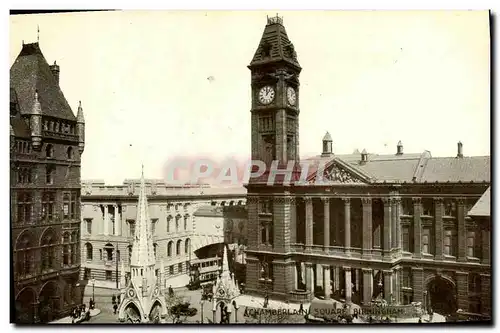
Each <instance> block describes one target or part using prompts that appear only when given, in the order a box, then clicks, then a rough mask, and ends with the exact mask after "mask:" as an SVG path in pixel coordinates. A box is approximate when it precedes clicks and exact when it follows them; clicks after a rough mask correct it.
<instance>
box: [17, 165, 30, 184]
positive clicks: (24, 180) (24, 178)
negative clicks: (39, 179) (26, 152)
mask: <svg viewBox="0 0 500 333" xmlns="http://www.w3.org/2000/svg"><path fill="white" fill-rule="evenodd" d="M31 172H32V170H31V168H30V167H19V168H18V169H17V182H18V183H19V184H31V181H32V179H31Z"/></svg>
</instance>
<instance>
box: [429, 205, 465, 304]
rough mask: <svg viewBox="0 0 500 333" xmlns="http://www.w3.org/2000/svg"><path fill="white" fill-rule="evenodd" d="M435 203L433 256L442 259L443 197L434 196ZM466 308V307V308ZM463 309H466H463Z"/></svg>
mask: <svg viewBox="0 0 500 333" xmlns="http://www.w3.org/2000/svg"><path fill="white" fill-rule="evenodd" d="M434 205H435V214H434V215H435V216H434V218H435V221H436V222H435V244H436V251H435V258H436V259H437V260H442V259H443V198H434ZM467 310H468V309H467ZM464 311H466V310H465V309H464Z"/></svg>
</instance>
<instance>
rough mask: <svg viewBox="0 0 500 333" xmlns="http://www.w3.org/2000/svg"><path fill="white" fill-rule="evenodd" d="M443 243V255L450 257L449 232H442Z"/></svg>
mask: <svg viewBox="0 0 500 333" xmlns="http://www.w3.org/2000/svg"><path fill="white" fill-rule="evenodd" d="M443 243H444V248H443V253H444V254H445V255H449V256H451V230H445V231H444V239H443Z"/></svg>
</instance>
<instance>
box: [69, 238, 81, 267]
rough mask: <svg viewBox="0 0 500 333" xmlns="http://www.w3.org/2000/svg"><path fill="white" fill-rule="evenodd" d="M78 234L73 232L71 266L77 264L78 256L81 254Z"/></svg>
mask: <svg viewBox="0 0 500 333" xmlns="http://www.w3.org/2000/svg"><path fill="white" fill-rule="evenodd" d="M78 238H79V237H78V232H77V231H73V232H72V233H71V264H72V265H74V264H76V262H77V255H78V253H80V242H79V241H78Z"/></svg>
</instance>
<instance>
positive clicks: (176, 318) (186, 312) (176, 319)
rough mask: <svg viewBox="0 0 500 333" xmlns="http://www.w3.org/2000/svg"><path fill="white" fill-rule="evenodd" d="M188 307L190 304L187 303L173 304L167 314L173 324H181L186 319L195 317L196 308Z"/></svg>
mask: <svg viewBox="0 0 500 333" xmlns="http://www.w3.org/2000/svg"><path fill="white" fill-rule="evenodd" d="M190 305H191V303H189V302H182V303H178V304H175V305H174V306H172V307H171V308H170V309H169V312H170V314H171V316H172V317H173V323H174V324H181V323H183V322H185V321H186V319H187V317H194V316H196V313H197V312H198V310H197V309H196V308H192V307H190ZM182 317H183V318H182Z"/></svg>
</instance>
